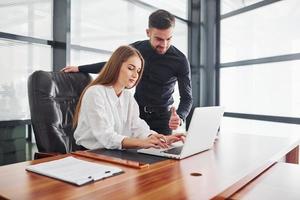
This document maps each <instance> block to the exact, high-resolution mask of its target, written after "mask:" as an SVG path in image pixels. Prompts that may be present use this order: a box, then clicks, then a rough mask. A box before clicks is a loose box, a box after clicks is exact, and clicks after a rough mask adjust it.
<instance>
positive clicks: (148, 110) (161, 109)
mask: <svg viewBox="0 0 300 200" xmlns="http://www.w3.org/2000/svg"><path fill="white" fill-rule="evenodd" d="M142 108H143V111H144V113H165V112H169V111H170V108H171V107H170V106H169V107H163V106H144V107H142Z"/></svg>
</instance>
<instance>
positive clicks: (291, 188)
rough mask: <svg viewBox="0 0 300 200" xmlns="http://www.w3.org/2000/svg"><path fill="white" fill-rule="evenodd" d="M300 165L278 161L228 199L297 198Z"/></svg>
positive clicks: (293, 199)
mask: <svg viewBox="0 0 300 200" xmlns="http://www.w3.org/2000/svg"><path fill="white" fill-rule="evenodd" d="M299 183H300V166H299V165H295V164H288V163H282V162H278V163H276V164H275V165H274V166H272V167H271V168H270V169H268V170H267V171H266V172H265V173H263V174H262V175H260V176H259V177H257V178H256V179H255V180H253V181H251V182H250V183H249V184H247V185H246V186H245V187H243V188H242V190H240V191H238V192H237V193H235V194H234V195H233V196H232V197H230V199H272V200H275V199H284V200H295V199H299V197H300V191H299Z"/></svg>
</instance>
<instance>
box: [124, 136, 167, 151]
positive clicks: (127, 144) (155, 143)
mask: <svg viewBox="0 0 300 200" xmlns="http://www.w3.org/2000/svg"><path fill="white" fill-rule="evenodd" d="M151 147H152V148H156V149H159V148H168V147H169V145H168V144H167V142H166V139H165V136H164V135H161V134H156V133H155V134H151V135H149V136H148V137H147V138H145V139H138V138H124V139H123V140H122V148H125V149H130V148H143V149H147V148H151Z"/></svg>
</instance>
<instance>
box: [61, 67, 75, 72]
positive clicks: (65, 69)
mask: <svg viewBox="0 0 300 200" xmlns="http://www.w3.org/2000/svg"><path fill="white" fill-rule="evenodd" d="M60 71H61V72H66V73H70V72H71V73H73V72H75V73H76V72H79V68H78V67H77V66H66V67H64V68H63V69H62V70H60Z"/></svg>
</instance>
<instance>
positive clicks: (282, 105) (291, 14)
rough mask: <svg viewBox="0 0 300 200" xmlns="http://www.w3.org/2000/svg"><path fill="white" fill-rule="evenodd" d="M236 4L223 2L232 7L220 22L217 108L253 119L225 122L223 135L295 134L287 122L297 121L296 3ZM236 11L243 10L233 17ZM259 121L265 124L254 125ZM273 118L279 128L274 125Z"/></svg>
mask: <svg viewBox="0 0 300 200" xmlns="http://www.w3.org/2000/svg"><path fill="white" fill-rule="evenodd" d="M237 2H238V1H233V0H232V1H230V0H223V1H222V4H223V5H224V4H227V5H229V4H230V5H236V7H234V6H231V8H233V9H231V10H227V11H226V12H231V11H233V14H232V15H228V16H225V15H224V16H225V17H223V18H222V17H221V18H222V19H221V23H220V24H221V34H220V41H221V43H220V51H221V52H220V54H221V57H220V60H221V63H220V66H219V67H220V93H219V94H220V95H219V96H220V104H221V105H222V106H225V110H226V112H229V113H231V116H232V115H234V114H236V116H237V114H247V117H249V116H250V118H252V120H249V119H242V116H241V115H239V116H238V117H240V118H230V117H225V118H224V120H223V125H222V130H224V131H225V132H226V131H227V132H230V131H232V132H240V133H241V132H245V128H243V127H247V128H248V130H250V132H251V131H252V133H255V134H256V133H257V134H272V135H276V136H282V135H289V134H292V133H295V132H297V131H295V130H298V129H297V127H298V125H292V124H289V123H288V122H289V121H291V120H290V119H299V116H300V95H299V92H298V91H299V89H300V77H299V76H298V75H297V74H299V72H298V71H299V69H298V68H299V64H300V47H299V46H300V40H299V37H298V35H299V33H300V29H299V28H298V26H297V24H298V21H299V20H300V15H299V12H296V10H299V9H300V4H299V2H298V1H296V0H284V1H278V2H274V1H273V2H272V1H270V2H267V1H243V2H246V4H243V5H242V4H240V3H237ZM240 2H241V1H240ZM260 2H262V3H260ZM249 5H254V6H249ZM247 6H248V7H247ZM241 7H245V8H247V9H244V10H240V11H239V12H235V13H234V11H235V9H239V8H241ZM226 12H225V11H224V10H223V11H222V13H226ZM274 13H276V14H274ZM225 115H226V113H225ZM259 116H266V117H267V118H268V120H267V121H259V120H257V118H260V117H259ZM276 117H277V118H280V119H281V121H282V122H283V123H276V122H275V121H276V120H274V119H275V118H276ZM272 120H274V122H273V121H272ZM268 121H269V122H268ZM294 121H297V120H294ZM285 123H286V124H285ZM295 123H297V122H295ZM287 127H289V128H287ZM247 132H248V133H249V131H247ZM263 132H265V133H263Z"/></svg>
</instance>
